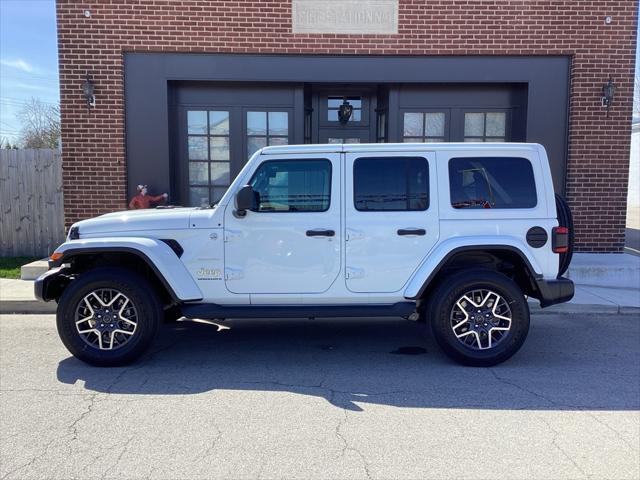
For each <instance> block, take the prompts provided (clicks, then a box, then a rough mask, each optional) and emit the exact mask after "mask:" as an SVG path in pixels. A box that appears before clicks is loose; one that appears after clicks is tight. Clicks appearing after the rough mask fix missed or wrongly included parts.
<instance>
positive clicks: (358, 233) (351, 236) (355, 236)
mask: <svg viewBox="0 0 640 480" xmlns="http://www.w3.org/2000/svg"><path fill="white" fill-rule="evenodd" d="M346 237H347V242H348V241H352V240H360V239H361V238H364V232H363V231H362V230H354V229H353V228H347V235H346Z"/></svg>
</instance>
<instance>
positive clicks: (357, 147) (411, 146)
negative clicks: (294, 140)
mask: <svg viewBox="0 0 640 480" xmlns="http://www.w3.org/2000/svg"><path fill="white" fill-rule="evenodd" d="M539 148H541V145H540V144H537V143H519V142H505V143H501V142H500V143H498V142H496V143H492V142H487V143H480V142H440V143H348V144H347V143H345V144H340V143H328V144H303V145H274V146H271V147H264V148H262V149H261V150H260V152H259V153H261V154H264V155H283V154H291V153H300V154H302V153H351V152H353V153H366V152H417V151H436V150H457V151H460V150H474V151H478V150H480V151H482V150H520V151H522V150H537V149H539Z"/></svg>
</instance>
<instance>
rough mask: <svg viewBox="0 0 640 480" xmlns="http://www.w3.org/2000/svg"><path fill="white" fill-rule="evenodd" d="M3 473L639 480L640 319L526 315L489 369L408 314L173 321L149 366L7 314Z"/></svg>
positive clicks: (1, 325) (1, 330)
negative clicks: (522, 328)
mask: <svg viewBox="0 0 640 480" xmlns="http://www.w3.org/2000/svg"><path fill="white" fill-rule="evenodd" d="M0 390H1V392H0V407H1V408H0V411H1V423H0V427H1V429H0V433H1V439H0V440H1V441H0V478H2V479H5V478H6V479H9V478H20V479H28V478H34V479H35V478H37V479H42V478H56V479H58V478H59V479H62V478H65V479H70V478H77V479H94V478H95V479H97V478H103V479H109V478H113V479H116V478H118V479H123V478H127V479H134V478H140V479H141V478H158V479H169V478H171V479H205V478H234V479H240V478H265V479H266V478H288V479H289V478H290V479H294V478H295V479H300V478H322V479H325V478H326V479H329V478H331V479H339V478H349V479H359V478H363V479H366V478H373V479H378V478H380V479H388V478H393V479H417V478H420V479H426V478H429V479H431V478H468V479H487V478H509V479H517V478H521V479H525V478H526V479H543V478H545V479H546V478H548V479H552V478H553V479H578V478H588V477H593V478H611V479H637V478H639V477H640V318H639V317H638V316H637V315H599V314H580V315H563V314H558V315H540V316H534V318H533V321H532V328H531V332H530V334H529V338H528V339H527V341H526V343H525V346H524V347H523V349H522V350H521V351H520V352H519V353H518V354H517V355H516V356H515V357H514V358H512V359H511V360H510V361H509V362H507V363H505V364H503V365H500V366H497V367H494V368H490V369H476V368H466V367H461V366H458V365H455V364H453V363H451V362H450V361H449V360H448V359H447V358H446V357H444V356H443V355H442V354H441V353H440V351H439V350H438V349H437V348H436V346H435V345H434V343H433V341H432V340H431V338H430V337H429V336H428V335H425V332H424V328H423V327H422V326H421V325H419V324H416V323H412V322H408V321H405V320H401V319H375V320H367V319H336V320H314V321H311V320H286V321H284V320H282V321H271V320H269V321H266V320H236V321H229V322H225V323H224V324H221V326H216V325H215V324H211V323H195V322H178V323H176V324H173V325H170V326H167V327H166V328H164V329H163V331H162V332H161V334H160V336H159V337H158V339H157V341H156V342H155V344H154V345H153V348H152V349H151V351H150V352H149V354H148V355H146V356H145V357H144V358H143V359H142V360H141V361H139V362H138V363H136V364H134V365H131V366H129V367H123V368H111V369H109V368H95V367H90V366H87V365H85V364H83V363H81V362H79V361H78V360H76V359H74V358H73V357H70V356H69V354H68V353H67V351H66V350H65V349H64V347H63V346H62V344H61V342H60V340H59V339H58V336H57V334H56V331H55V319H54V317H53V316H52V315H15V316H14V315H3V316H0Z"/></svg>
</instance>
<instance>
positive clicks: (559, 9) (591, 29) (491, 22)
mask: <svg viewBox="0 0 640 480" xmlns="http://www.w3.org/2000/svg"><path fill="white" fill-rule="evenodd" d="M85 9H89V10H90V11H91V17H89V18H85V17H84V15H83V11H84V10H85ZM637 11H638V2H637V0H602V1H595V0H580V1H576V0H565V1H559V0H557V1H552V0H538V1H535V0H428V1H424V0H400V6H399V32H398V35H366V36H365V35H315V34H296V35H294V34H292V33H291V3H290V0H284V1H268V0H263V1H197V0H192V1H187V0H183V1H181V2H177V1H160V0H139V1H134V0H120V1H117V0H112V1H107V0H104V1H88V2H86V3H81V2H77V1H76V0H58V1H57V20H58V49H59V56H60V60H59V61H60V90H61V113H62V144H63V162H64V191H65V208H66V223H67V224H70V223H72V222H74V221H77V220H79V219H83V218H87V217H90V216H94V215H98V214H101V213H104V212H107V211H112V210H115V209H122V208H124V207H125V202H126V199H125V194H126V192H125V188H126V187H125V185H126V179H125V177H126V163H125V151H124V134H125V126H124V107H123V78H122V75H123V52H133V51H156V52H158V51H162V52H207V53H216V52H225V53H279V54H315V53H317V54H341V55H345V54H346V55H348V54H360V55H363V54H364V55H367V54H376V55H385V54H388V55H571V56H572V73H571V103H570V125H569V128H570V138H569V157H568V165H567V168H568V170H567V196H568V199H569V201H570V203H571V205H572V207H573V211H574V216H575V218H576V224H577V225H576V235H577V242H578V245H579V248H580V249H581V250H587V251H620V250H621V249H622V246H623V244H624V222H625V211H626V191H627V181H628V164H629V142H630V132H631V126H630V123H631V122H630V119H631V108H632V107H631V106H632V95H633V70H634V52H635V35H636V22H637ZM606 15H611V16H612V17H613V22H612V23H611V24H610V25H606V24H605V22H604V18H605V16H606ZM86 72H91V74H92V76H93V78H94V80H95V83H96V95H97V98H98V102H97V105H96V107H95V108H93V109H91V110H88V109H87V107H86V104H85V103H84V99H83V96H82V90H81V85H82V82H83V78H84V75H85V73H86ZM609 76H611V77H612V78H613V80H614V82H615V83H616V86H617V90H616V97H615V100H614V103H613V106H612V108H611V109H610V112H609V116H608V117H607V115H606V113H605V110H604V109H603V108H601V106H600V95H601V93H600V92H601V87H602V85H603V84H604V83H606V81H607V79H608V78H609ZM88 191H91V193H88Z"/></svg>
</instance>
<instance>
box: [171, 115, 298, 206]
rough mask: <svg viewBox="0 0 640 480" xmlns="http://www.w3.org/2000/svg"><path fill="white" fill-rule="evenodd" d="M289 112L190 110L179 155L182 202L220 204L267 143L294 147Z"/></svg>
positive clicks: (185, 117)
mask: <svg viewBox="0 0 640 480" xmlns="http://www.w3.org/2000/svg"><path fill="white" fill-rule="evenodd" d="M291 113H292V112H291V110H290V109H278V108H269V109H265V108H251V107H237V106H229V107H222V106H221V107H203V108H197V107H193V108H191V107H185V108H184V109H183V111H182V112H181V115H180V123H181V131H182V135H181V138H182V139H183V140H182V141H181V142H180V151H179V153H178V167H179V168H178V172H177V173H178V178H179V183H180V188H179V191H180V192H181V198H180V203H182V204H183V205H188V206H193V207H200V206H208V205H211V204H213V203H216V202H218V201H219V200H220V199H221V198H222V196H223V195H224V193H225V192H226V190H227V188H228V187H229V185H230V184H231V181H232V180H233V179H234V178H235V176H236V175H237V174H238V172H239V171H240V170H241V169H242V167H243V166H244V164H245V163H246V161H247V160H248V159H249V158H250V157H251V155H253V154H254V153H255V152H256V151H257V150H259V149H260V148H262V147H266V146H268V145H287V144H288V143H290V132H291V131H292V130H293V129H292V126H291V122H292V118H291V117H292V115H291Z"/></svg>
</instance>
